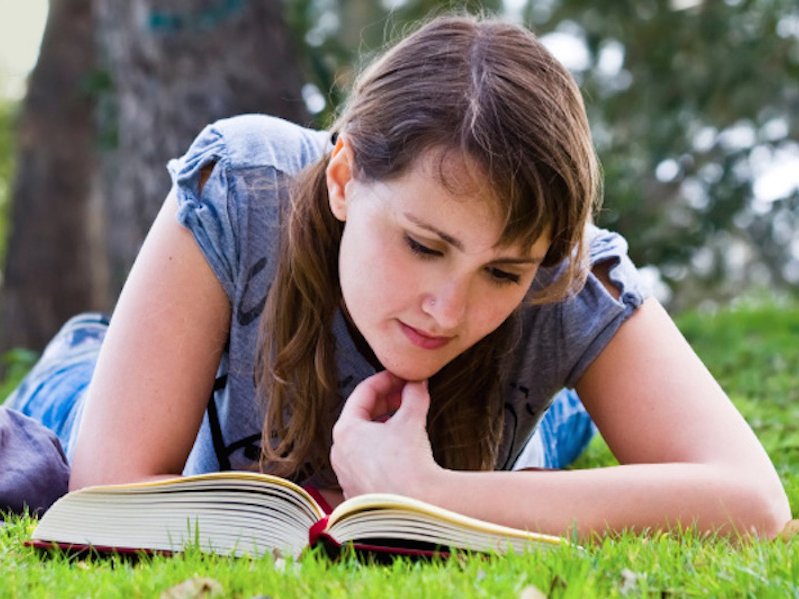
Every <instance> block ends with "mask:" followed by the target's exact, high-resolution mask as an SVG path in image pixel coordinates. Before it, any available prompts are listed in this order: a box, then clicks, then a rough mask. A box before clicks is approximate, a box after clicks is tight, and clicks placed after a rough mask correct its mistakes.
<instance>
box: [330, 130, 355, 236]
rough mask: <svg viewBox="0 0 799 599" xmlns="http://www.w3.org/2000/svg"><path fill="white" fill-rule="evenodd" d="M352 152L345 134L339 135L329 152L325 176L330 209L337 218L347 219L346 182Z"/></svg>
mask: <svg viewBox="0 0 799 599" xmlns="http://www.w3.org/2000/svg"><path fill="white" fill-rule="evenodd" d="M353 169H354V161H353V153H352V148H351V147H350V144H349V141H348V140H347V138H346V136H344V135H339V136H338V139H337V140H336V146H335V147H334V148H333V151H332V152H331V153H330V160H329V161H328V163H327V169H326V170H325V177H326V180H327V197H328V201H329V202H330V211H331V212H332V213H333V216H335V217H336V218H337V219H338V220H340V221H341V222H344V221H346V220H347V184H348V183H349V182H350V181H351V180H352V172H353Z"/></svg>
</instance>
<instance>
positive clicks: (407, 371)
mask: <svg viewBox="0 0 799 599" xmlns="http://www.w3.org/2000/svg"><path fill="white" fill-rule="evenodd" d="M382 363H383V364H384V365H385V368H386V370H388V371H389V372H390V373H391V374H393V375H394V376H396V377H399V378H401V379H402V380H404V381H424V380H427V379H429V378H430V377H431V376H433V375H434V374H435V373H436V372H438V371H439V370H440V369H441V368H440V367H438V368H436V367H435V365H432V364H429V363H428V364H402V363H396V362H391V361H390V360H387V361H386V362H382Z"/></svg>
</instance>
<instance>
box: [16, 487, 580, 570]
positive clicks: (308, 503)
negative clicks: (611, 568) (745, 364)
mask: <svg viewBox="0 0 799 599" xmlns="http://www.w3.org/2000/svg"><path fill="white" fill-rule="evenodd" d="M566 542H567V541H565V540H564V539H562V538H560V537H554V536H549V535H544V534H539V533H532V532H527V531H524V530H517V529H513V528H508V527H505V526H500V525H497V524H491V523H489V522H483V521H481V520H476V519H474V518H469V517H467V516H463V515H461V514H457V513H454V512H451V511H448V510H445V509H441V508H439V507H436V506H433V505H430V504H427V503H424V502H422V501H417V500H415V499H411V498H408V497H403V496H401V495H388V494H370V495H361V496H358V497H354V498H352V499H349V500H347V501H345V502H343V503H342V504H341V505H339V506H338V507H337V508H336V509H335V510H333V512H332V513H331V514H329V515H328V514H325V511H324V510H323V509H322V507H321V506H320V505H319V503H318V502H317V501H315V500H314V499H313V497H312V496H311V494H309V493H308V492H307V491H306V490H305V489H303V488H302V487H299V486H298V485H295V484H294V483H292V482H290V481H287V480H285V479H282V478H278V477H275V476H269V475H265V474H255V473H249V472H220V473H214V474H203V475H198V476H187V477H182V478H174V479H168V480H162V481H157V482H146V483H135V484H127V485H107V486H97V487H88V488H85V489H81V490H79V491H75V492H73V493H69V494H68V495H65V496H64V497H62V498H61V499H59V500H58V501H56V503H54V504H53V506H52V507H51V508H50V509H49V510H48V511H47V512H46V513H45V514H44V516H43V517H42V518H41V520H40V521H39V525H38V526H37V527H36V530H35V531H34V532H33V538H32V541H31V544H32V545H34V546H37V547H49V546H53V545H55V546H59V547H62V548H68V549H80V548H86V547H92V548H94V549H96V550H98V551H117V552H131V551H140V550H144V551H149V552H162V551H163V552H172V551H181V550H182V549H183V548H184V547H185V546H186V545H187V544H191V545H194V546H199V548H200V549H202V550H203V551H210V552H214V553H221V554H231V555H247V554H249V555H260V554H262V553H265V552H271V553H273V554H281V555H292V556H299V554H300V553H301V552H302V551H303V550H304V549H305V548H306V547H308V546H313V545H316V544H322V545H323V546H324V547H325V549H326V550H327V551H328V553H330V554H331V555H335V554H337V553H338V551H339V550H340V548H341V547H342V546H344V545H347V544H352V546H353V548H354V549H355V550H356V551H358V552H367V553H373V554H378V557H379V555H380V554H394V555H416V556H433V555H441V554H446V553H447V552H448V551H449V550H450V549H462V550H468V551H480V552H490V551H497V552H503V551H506V550H508V549H509V548H513V549H514V550H516V551H523V550H525V549H527V548H529V547H533V546H536V547H537V546H542V547H552V546H556V545H559V544H561V543H566Z"/></svg>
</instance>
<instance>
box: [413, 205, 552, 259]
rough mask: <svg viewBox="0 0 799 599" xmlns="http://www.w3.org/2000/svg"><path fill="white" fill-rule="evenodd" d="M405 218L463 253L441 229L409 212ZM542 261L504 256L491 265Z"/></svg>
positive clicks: (541, 257) (451, 237) (457, 243)
mask: <svg viewBox="0 0 799 599" xmlns="http://www.w3.org/2000/svg"><path fill="white" fill-rule="evenodd" d="M402 214H403V216H404V217H405V218H407V219H408V220H409V221H411V222H412V223H413V224H414V225H416V226H417V227H419V228H420V229H425V230H426V231H430V232H431V233H435V234H436V235H438V237H439V238H440V239H441V240H442V241H444V242H446V243H448V244H449V245H451V246H453V247H455V248H457V249H459V250H460V251H462V252H463V251H464V247H463V242H462V241H461V240H460V239H456V238H455V237H453V236H452V235H450V234H449V233H445V232H444V231H442V230H441V229H438V228H437V227H434V226H433V225H431V224H429V223H426V222H424V221H422V220H419V219H418V218H417V217H415V216H414V215H413V214H410V213H409V212H403V213H402ZM543 260H544V257H543V256H518V257H517V256H505V257H502V258H497V259H496V260H492V261H491V262H492V263H493V264H540V263H541V262H542V261H543Z"/></svg>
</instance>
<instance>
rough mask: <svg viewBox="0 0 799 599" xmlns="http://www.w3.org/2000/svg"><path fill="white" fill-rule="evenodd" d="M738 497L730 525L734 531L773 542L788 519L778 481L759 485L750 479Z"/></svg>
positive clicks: (787, 509)
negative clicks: (736, 507) (736, 515)
mask: <svg viewBox="0 0 799 599" xmlns="http://www.w3.org/2000/svg"><path fill="white" fill-rule="evenodd" d="M741 495H742V496H740V495H739V497H738V501H737V502H736V503H737V504H738V509H736V510H735V512H736V513H737V514H738V517H737V518H734V520H737V522H733V526H734V528H735V530H736V532H738V533H743V534H746V535H753V536H756V537H760V538H767V539H773V538H774V537H776V536H777V535H779V534H780V532H782V531H783V529H784V528H785V526H786V524H788V522H789V521H790V520H791V508H790V504H789V503H788V496H787V495H786V494H785V489H783V487H782V484H780V482H779V480H777V481H774V482H770V483H766V484H763V483H762V482H758V481H757V479H753V481H752V482H750V483H749V484H747V488H746V490H745V491H744V492H743V493H742V494H741Z"/></svg>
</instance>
